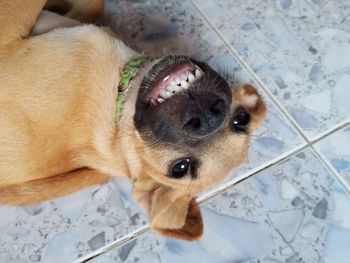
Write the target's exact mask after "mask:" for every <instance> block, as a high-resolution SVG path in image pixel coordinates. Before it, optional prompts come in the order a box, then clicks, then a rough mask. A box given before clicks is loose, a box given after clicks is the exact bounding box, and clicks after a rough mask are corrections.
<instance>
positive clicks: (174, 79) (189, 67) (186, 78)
mask: <svg viewBox="0 0 350 263" xmlns="http://www.w3.org/2000/svg"><path fill="white" fill-rule="evenodd" d="M203 75H204V73H203V71H202V69H201V68H200V67H199V66H197V65H195V64H194V63H193V62H191V61H186V62H183V63H180V64H175V65H170V66H168V68H167V69H166V70H165V71H164V72H163V73H162V74H161V75H160V76H158V77H157V79H156V80H155V81H154V82H153V83H152V85H150V87H149V89H148V91H147V94H146V97H145V100H146V101H147V102H149V103H150V104H151V105H157V104H161V103H163V102H165V101H166V100H168V99H170V98H171V97H172V96H173V95H175V94H177V93H179V92H184V91H186V90H187V89H188V88H189V87H190V85H191V84H192V83H193V82H194V81H196V80H198V79H200V78H201V77H202V76H203Z"/></svg>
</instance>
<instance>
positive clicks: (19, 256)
mask: <svg viewBox="0 0 350 263" xmlns="http://www.w3.org/2000/svg"><path fill="white" fill-rule="evenodd" d="M130 188H131V187H130V183H129V182H128V181H127V180H126V179H122V180H118V181H111V182H109V183H107V184H104V185H100V186H96V187H93V188H90V189H87V190H84V191H81V192H78V193H76V194H73V195H70V196H67V197H66V198H61V199H56V200H53V201H49V202H45V203H42V204H38V205H33V206H26V207H18V208H13V207H5V206H0V214H1V215H6V216H1V217H0V262H50V263H51V262H59V263H61V262H71V261H73V260H75V259H77V258H78V257H80V256H82V255H85V254H87V253H90V252H92V251H94V250H96V249H98V248H100V247H102V246H104V245H106V244H107V243H109V242H111V241H114V240H116V239H118V238H121V237H122V236H123V235H125V234H127V233H128V232H130V231H132V230H135V229H136V228H138V227H140V226H142V225H145V224H146V218H145V216H144V215H143V214H142V213H140V211H139V209H138V208H137V206H136V204H135V203H133V201H132V200H131V196H130V195H131V189H130Z"/></svg>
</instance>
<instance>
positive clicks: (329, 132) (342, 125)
mask: <svg viewBox="0 0 350 263" xmlns="http://www.w3.org/2000/svg"><path fill="white" fill-rule="evenodd" d="M349 124H350V121H349V120H346V121H343V122H341V123H340V124H338V125H337V126H336V127H333V128H330V129H328V130H326V131H324V132H323V133H321V134H318V135H316V136H315V137H313V139H311V141H312V142H313V143H315V142H318V141H320V140H322V139H323V138H325V137H327V136H328V135H330V134H332V133H334V132H337V131H339V130H341V129H343V128H345V127H346V126H348V125H349Z"/></svg>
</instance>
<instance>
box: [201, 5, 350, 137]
mask: <svg viewBox="0 0 350 263" xmlns="http://www.w3.org/2000/svg"><path fill="white" fill-rule="evenodd" d="M194 1H195V3H196V4H197V5H198V6H199V8H200V9H201V10H202V11H203V13H205V15H206V16H207V17H208V18H209V19H210V21H211V22H212V23H213V24H214V25H215V26H216V27H217V28H218V29H219V30H220V31H221V33H222V34H223V36H224V37H225V38H226V39H227V41H228V42H229V43H230V44H231V45H232V47H234V48H235V49H236V50H237V51H238V53H239V54H240V55H241V56H242V57H243V58H244V59H245V60H246V61H247V62H248V64H249V66H250V67H251V68H252V69H253V70H254V72H255V73H256V74H257V75H258V76H259V77H260V78H261V79H262V80H263V82H265V84H266V86H267V87H268V88H269V89H270V90H271V92H272V93H273V94H274V95H275V96H276V97H277V98H278V100H279V101H280V102H281V104H282V105H283V106H284V107H285V108H286V109H287V110H288V112H289V113H290V115H291V116H293V118H294V119H295V120H296V121H297V123H298V124H299V126H300V127H301V128H302V129H303V130H304V131H305V133H306V134H307V136H308V137H309V138H314V137H315V136H317V135H319V134H320V133H322V132H324V131H325V130H328V129H330V128H332V127H334V126H336V125H337V124H339V123H341V122H343V121H346V120H348V119H349V117H350V104H349V103H348V102H349V101H350V92H349V91H350V86H349V82H350V29H349V28H350V19H349V14H350V3H349V1H345V0H343V1H337V0H327V1H325V0H310V1H297V0H265V1H255V0H246V1H243V0H215V1H214V0H207V1H201V0H194Z"/></svg>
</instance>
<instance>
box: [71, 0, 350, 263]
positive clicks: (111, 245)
mask: <svg viewBox="0 0 350 263" xmlns="http://www.w3.org/2000/svg"><path fill="white" fill-rule="evenodd" d="M188 1H189V2H190V3H191V4H192V6H193V7H194V9H195V10H196V11H197V12H198V13H199V15H200V16H201V17H202V19H203V20H204V21H205V22H207V24H208V25H209V26H210V27H211V28H212V30H214V32H215V33H216V34H217V35H218V36H219V38H220V39H221V40H222V41H223V43H224V44H225V46H226V47H227V48H228V50H229V51H230V53H231V55H232V56H233V57H234V58H235V59H236V60H237V61H238V62H239V64H240V65H241V66H242V67H243V68H244V69H245V70H247V72H248V73H249V74H250V75H251V77H252V79H253V81H254V82H255V84H256V85H257V86H260V87H261V88H262V90H263V91H264V92H265V93H266V95H267V96H268V97H269V98H270V99H271V100H272V102H273V103H274V104H275V105H276V107H277V108H278V109H279V110H280V111H281V112H282V114H283V115H284V116H285V118H286V119H287V120H288V121H289V122H290V123H291V125H292V126H293V128H294V129H295V130H296V131H297V132H298V133H299V135H300V136H301V137H302V138H303V139H304V141H305V142H304V143H303V144H301V145H299V146H296V147H295V148H293V149H292V150H290V151H288V152H285V153H283V154H282V155H279V156H278V157H276V158H274V159H272V160H270V161H268V162H266V163H264V164H262V165H260V166H258V167H256V168H254V169H252V170H250V171H248V172H246V173H245V174H243V175H241V176H237V177H235V178H233V179H231V180H229V181H228V182H226V183H224V184H222V185H220V186H219V187H217V188H215V189H213V190H211V191H208V192H206V193H205V194H203V195H200V196H199V197H198V198H197V201H198V202H199V203H200V204H201V203H204V202H206V201H207V200H209V199H210V198H212V197H214V196H217V195H219V194H221V193H222V192H225V191H226V190H228V189H229V188H231V187H233V186H235V185H237V184H239V183H241V182H243V181H244V180H246V179H249V178H250V177H252V176H254V175H256V174H257V173H259V172H261V171H263V170H265V169H267V168H269V167H271V166H273V165H275V164H278V163H281V162H283V161H284V160H285V159H287V158H289V157H291V156H292V155H294V154H296V153H297V152H299V151H302V150H305V149H306V148H308V147H309V146H310V148H311V150H312V151H313V152H314V154H315V155H316V157H317V158H318V159H319V160H320V161H321V162H322V163H323V164H324V165H325V166H326V168H327V170H328V171H329V172H330V173H331V174H332V175H333V176H334V177H335V178H336V180H337V181H338V182H339V183H340V184H341V185H342V186H343V187H344V188H345V189H346V192H347V193H348V194H349V195H350V186H348V184H347V183H346V181H345V180H344V179H343V178H342V177H340V175H339V174H338V172H337V171H336V170H335V169H334V167H333V166H332V165H331V164H330V163H329V161H328V160H327V159H325V158H324V157H323V155H322V154H321V153H320V152H319V151H318V150H317V149H316V148H314V146H313V144H314V143H316V142H318V141H319V140H321V139H323V138H325V137H326V136H328V135H330V134H332V133H333V132H336V131H338V130H340V129H342V128H344V127H345V126H347V125H348V124H349V123H350V122H349V121H345V122H343V123H341V124H340V125H338V126H337V127H335V128H331V129H329V130H327V131H325V132H323V133H322V134H320V135H318V136H316V137H314V139H312V140H310V139H309V138H308V137H307V135H306V134H305V133H304V131H303V130H302V128H301V127H300V126H299V124H298V123H297V122H296V121H295V120H294V118H293V117H292V116H291V115H290V114H289V112H288V111H287V110H286V109H285V108H284V106H283V105H282V104H281V102H280V101H279V100H278V99H277V98H276V97H275V96H274V95H273V94H272V92H271V91H270V89H269V88H268V87H267V86H266V85H265V83H264V82H263V81H262V80H261V79H260V78H259V77H258V76H257V75H256V74H255V72H254V71H253V70H252V68H251V67H250V66H249V64H248V63H247V62H246V61H245V60H244V59H243V58H242V57H241V56H240V54H239V53H238V52H237V51H236V49H235V48H234V47H232V46H231V44H230V43H229V42H228V41H227V40H226V38H225V37H224V36H223V35H222V34H221V32H220V31H219V29H218V28H217V27H216V26H215V25H214V24H213V23H211V21H210V19H209V18H208V17H207V16H206V15H205V14H204V13H203V12H202V10H201V9H200V8H199V7H198V6H197V4H196V3H195V2H194V1H193V0H188ZM149 230H150V227H149V226H148V225H145V226H143V227H140V228H139V229H136V230H135V231H133V232H131V233H129V234H127V235H125V236H123V237H122V238H120V239H118V240H116V241H114V242H112V243H109V244H107V245H105V246H104V247H102V248H100V249H98V250H95V251H93V252H92V253H90V254H88V255H86V256H85V257H82V258H80V259H78V260H76V261H75V263H79V262H88V261H90V260H92V259H94V258H96V257H98V256H100V255H103V254H105V253H107V252H108V251H110V250H112V249H114V248H117V247H120V246H122V245H124V244H125V243H127V242H129V241H131V240H133V239H136V238H138V237H139V236H141V235H143V234H145V233H147V232H148V231H149Z"/></svg>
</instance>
